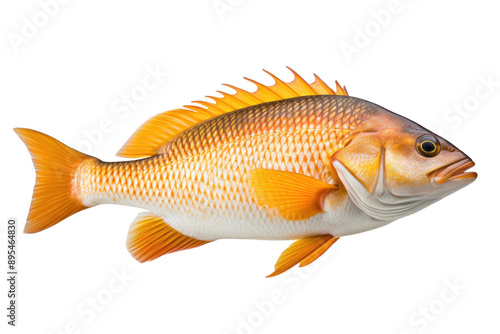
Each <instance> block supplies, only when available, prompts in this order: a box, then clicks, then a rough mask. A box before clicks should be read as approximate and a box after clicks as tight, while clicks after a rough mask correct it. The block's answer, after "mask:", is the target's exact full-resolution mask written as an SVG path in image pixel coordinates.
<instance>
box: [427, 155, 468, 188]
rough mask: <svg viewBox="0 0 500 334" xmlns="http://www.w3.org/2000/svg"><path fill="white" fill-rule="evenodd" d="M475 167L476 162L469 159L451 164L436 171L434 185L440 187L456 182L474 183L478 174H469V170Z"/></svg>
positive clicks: (433, 179)
mask: <svg viewBox="0 0 500 334" xmlns="http://www.w3.org/2000/svg"><path fill="white" fill-rule="evenodd" d="M474 166H475V163H474V161H472V160H471V159H470V158H469V157H467V158H464V159H460V160H458V161H456V162H454V163H451V164H449V165H447V166H444V167H441V168H439V169H438V170H436V171H434V172H433V176H432V181H433V183H435V184H438V185H442V184H445V183H446V182H454V181H455V182H457V181H458V182H465V183H472V182H474V181H475V180H476V178H477V173H476V172H467V170H468V169H470V168H472V167H474Z"/></svg>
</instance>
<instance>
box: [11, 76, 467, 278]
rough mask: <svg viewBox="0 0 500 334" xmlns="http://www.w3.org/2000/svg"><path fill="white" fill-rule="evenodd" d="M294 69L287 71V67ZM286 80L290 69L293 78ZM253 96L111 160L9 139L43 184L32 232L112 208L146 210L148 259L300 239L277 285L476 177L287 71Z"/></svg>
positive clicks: (145, 134)
mask: <svg viewBox="0 0 500 334" xmlns="http://www.w3.org/2000/svg"><path fill="white" fill-rule="evenodd" d="M290 70H291V69H290ZM291 71H292V70H291ZM267 73H268V74H269V75H270V76H271V77H272V78H273V79H274V80H275V83H274V85H271V86H265V85H263V84H260V83H258V82H256V81H253V80H250V79H247V80H249V81H250V82H252V83H254V84H255V85H256V86H257V90H256V91H255V92H253V93H250V92H247V91H245V90H242V89H240V88H237V87H234V86H230V85H227V86H228V87H230V88H231V89H233V90H234V91H235V93H232V94H230V93H225V92H220V93H221V94H222V97H209V98H211V99H212V102H208V101H195V102H194V103H196V104H197V105H187V106H184V107H183V108H180V109H174V110H170V111H167V112H164V113H161V114H158V115H156V116H154V117H152V118H151V119H149V120H148V121H146V122H145V123H144V124H143V125H142V126H141V127H140V128H139V129H138V130H137V131H136V132H135V133H134V134H133V135H132V137H131V138H130V139H129V140H128V141H127V142H126V143H125V145H124V146H123V147H122V148H121V149H120V151H119V152H118V155H119V156H121V157H126V158H133V159H138V160H131V161H122V162H103V161H100V160H98V159H96V158H94V157H90V156H88V155H85V154H83V153H80V152H78V151H76V150H73V149H71V148H69V147H67V146H66V145H64V144H62V143H61V142H58V141H57V140H55V139H54V138H52V137H50V136H47V135H45V134H42V133H40V132H37V131H34V130H30V129H21V128H18V129H15V131H16V132H17V134H18V135H19V136H20V137H21V139H22V140H23V141H24V142H25V144H26V145H27V147H28V149H29V150H30V153H31V155H32V159H33V163H34V165H35V169H36V173H37V182H36V185H35V189H34V193H33V200H32V205H31V208H30V213H29V215H28V221H27V224H26V227H25V231H26V232H28V233H34V232H39V231H42V230H44V229H46V228H48V227H51V226H53V225H55V224H57V223H58V222H59V221H61V220H63V219H65V218H67V217H69V216H71V215H72V214H74V213H77V212H78V211H81V210H84V209H86V208H88V207H91V206H95V205H98V204H104V203H113V204H122V205H129V206H134V207H138V208H143V209H146V210H148V212H143V213H140V214H139V215H138V216H137V217H136V218H135V220H134V221H133V223H132V224H131V225H130V229H129V233H128V236H127V248H128V250H129V251H130V253H131V254H132V256H133V257H134V258H135V259H137V260H138V261H140V262H144V261H150V260H154V259H156V258H158V257H160V256H162V255H164V254H168V253H172V252H176V251H179V250H184V249H190V248H195V247H199V246H202V245H204V244H206V243H208V242H211V241H214V240H217V239H224V238H235V239H248V238H255V239H275V240H279V239H298V240H297V241H295V242H294V243H292V244H291V245H290V247H289V248H287V249H286V250H285V251H284V252H283V253H282V254H281V256H280V257H279V259H278V261H277V262H276V265H275V271H274V272H273V273H272V274H271V275H269V276H275V275H278V274H280V273H282V272H284V271H286V270H288V269H290V268H291V267H293V266H294V265H296V264H299V266H305V265H308V264H310V263H312V262H314V261H315V260H316V259H317V258H318V257H319V256H321V254H323V253H324V252H325V251H326V250H327V249H328V248H329V247H330V246H331V245H333V244H334V243H335V242H336V241H337V240H338V239H339V237H342V236H346V235H350V234H354V233H359V232H364V231H368V230H371V229H374V228H378V227H381V226H383V225H386V224H388V223H390V222H392V221H394V220H396V219H399V218H402V217H404V216H407V215H409V214H412V213H414V212H416V211H418V210H421V209H422V208H424V207H426V206H428V205H430V204H432V203H434V202H436V201H438V200H439V199H441V198H443V197H445V196H447V195H449V194H451V193H453V192H454V191H457V190H458V189H460V188H462V187H464V186H466V185H467V184H469V183H471V182H472V181H474V180H475V178H476V176H477V174H476V173H473V172H472V173H471V172H466V170H467V169H468V168H470V167H472V166H473V165H474V163H473V162H472V160H471V159H470V158H469V157H468V156H466V155H465V154H464V153H463V152H461V151H460V150H458V149H457V148H456V147H454V146H453V145H452V144H451V143H449V142H447V141H446V140H445V139H443V138H441V137H439V136H437V135H435V134H432V133H431V132H430V131H428V130H426V129H425V128H423V127H421V126H419V125H418V124H416V123H414V122H412V121H410V120H408V119H406V118H404V117H401V116H399V115H397V114H394V113H392V112H390V111H388V110H386V109H384V108H382V107H379V106H378V105H375V104H373V103H370V102H368V101H364V100H361V99H358V98H354V97H350V96H348V95H347V90H346V89H345V87H341V86H340V85H339V84H338V82H337V83H336V91H334V90H333V89H331V88H330V87H328V86H327V85H326V84H325V83H324V82H323V81H322V80H321V79H319V77H317V76H316V75H315V76H314V78H315V80H314V81H313V82H312V83H307V82H306V81H305V80H304V79H302V78H301V77H300V76H299V75H298V74H297V73H295V72H294V71H292V73H293V74H294V79H293V81H291V82H284V81H282V80H280V79H279V78H277V77H276V76H274V75H272V74H271V73H269V72H267Z"/></svg>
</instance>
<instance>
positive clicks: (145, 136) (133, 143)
mask: <svg viewBox="0 0 500 334" xmlns="http://www.w3.org/2000/svg"><path fill="white" fill-rule="evenodd" d="M219 114H220V113H219ZM213 116H215V113H214V112H213V111H208V110H205V109H203V110H197V111H192V110H187V109H174V110H170V111H166V112H163V113H161V114H158V115H156V116H153V117H151V118H150V119H149V120H147V121H146V122H145V123H144V124H142V125H141V126H140V127H139V129H137V130H136V131H135V132H134V134H133V135H132V136H131V137H130V139H129V140H128V141H127V142H126V143H125V145H123V147H122V148H121V149H120V151H118V153H117V156H119V157H124V158H144V157H150V156H153V155H156V154H158V153H159V152H160V151H161V149H162V148H163V146H165V144H166V143H167V142H168V141H169V140H170V139H171V138H172V137H174V136H175V135H176V134H178V133H180V132H182V131H184V130H186V129H187V128H190V127H191V126H193V125H195V124H198V123H200V122H202V121H204V120H206V119H209V118H212V117H213Z"/></svg>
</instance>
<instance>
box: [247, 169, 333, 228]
mask: <svg viewBox="0 0 500 334" xmlns="http://www.w3.org/2000/svg"><path fill="white" fill-rule="evenodd" d="M249 183H250V187H251V189H252V193H253V197H254V199H255V202H256V203H257V204H258V205H260V206H263V207H265V208H267V209H268V213H269V215H271V216H273V215H274V214H276V213H277V214H278V215H279V216H280V217H281V218H284V219H288V220H302V219H307V218H309V217H312V216H314V215H316V214H318V213H322V212H324V211H323V207H322V204H323V199H324V197H325V195H327V194H328V193H329V192H332V191H335V190H338V189H339V187H337V186H335V185H332V184H328V183H326V182H323V181H320V180H317V179H315V178H312V177H309V176H306V175H302V174H298V173H292V172H283V171H277V170H271V169H253V170H251V171H250V174H249Z"/></svg>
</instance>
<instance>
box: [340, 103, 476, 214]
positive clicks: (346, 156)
mask: <svg viewBox="0 0 500 334" xmlns="http://www.w3.org/2000/svg"><path fill="white" fill-rule="evenodd" d="M332 165H333V167H334V169H335V170H336V172H337V174H338V176H339V179H340V180H341V182H342V184H343V185H344V186H345V188H346V190H347V192H348V193H349V197H350V198H351V199H352V200H353V201H354V203H355V204H356V205H357V206H358V207H359V208H361V209H362V210H363V211H365V213H367V214H368V215H370V216H371V217H372V218H374V219H378V220H383V221H393V220H396V219H398V218H401V217H404V216H407V215H409V214H411V213H414V212H416V211H419V210H421V209H423V208H425V207H427V206H428V205H430V204H432V203H434V202H436V201H438V200H440V199H442V198H444V197H446V196H448V195H449V194H451V193H453V192H455V191H457V190H459V189H461V188H463V187H465V186H466V185H468V184H470V183H472V182H473V181H474V180H475V179H476V177H477V174H476V173H475V172H467V170H468V169H469V168H471V167H473V166H474V162H473V161H472V159H470V158H469V157H468V156H467V155H466V154H465V153H463V152H462V151H461V150H459V149H458V148H457V147H455V146H454V145H453V144H451V143H450V142H448V141H447V140H445V139H444V138H442V137H440V136H438V135H437V134H435V133H432V132H431V131H429V130H427V129H425V128H423V127H421V126H420V125H418V124H416V123H414V122H412V121H410V120H408V119H406V118H404V117H402V116H399V115H397V114H394V113H391V112H389V111H386V110H384V112H380V113H379V114H378V115H377V116H373V117H371V118H369V119H368V120H367V121H366V122H365V124H362V125H361V126H360V127H359V129H357V130H356V131H355V133H354V134H353V135H352V136H351V137H350V138H349V139H348V140H347V144H346V145H345V146H344V147H343V148H342V149H340V150H338V151H337V152H336V153H335V154H334V155H333V159H332Z"/></svg>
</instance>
